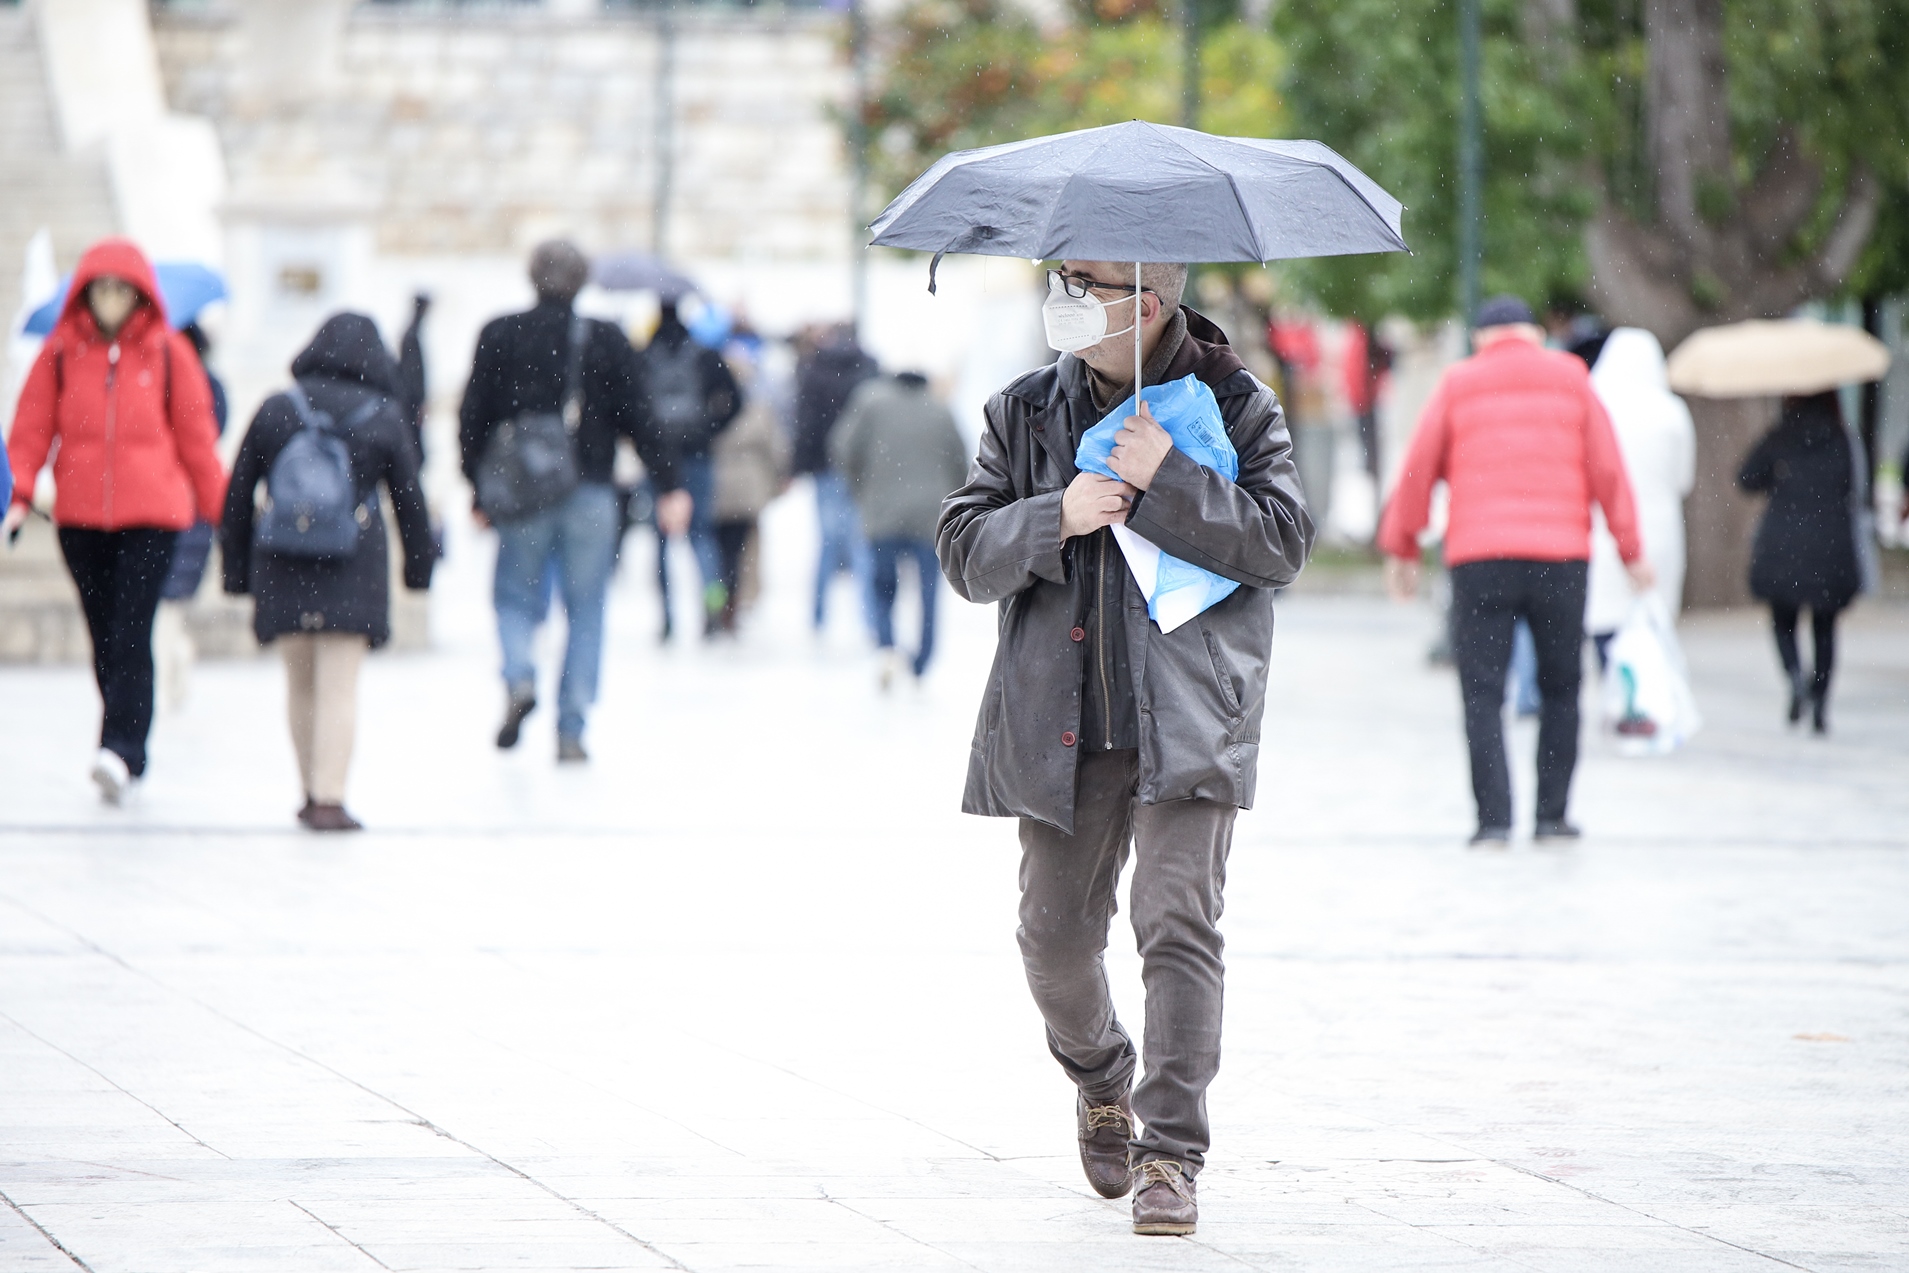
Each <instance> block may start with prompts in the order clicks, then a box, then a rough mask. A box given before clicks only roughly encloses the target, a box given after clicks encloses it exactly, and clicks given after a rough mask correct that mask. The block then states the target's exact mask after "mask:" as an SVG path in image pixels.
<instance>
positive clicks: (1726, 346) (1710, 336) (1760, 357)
mask: <svg viewBox="0 0 1909 1273" xmlns="http://www.w3.org/2000/svg"><path fill="white" fill-rule="evenodd" d="M1669 370H1670V387H1671V388H1672V389H1675V390H1676V391H1677V392H1678V393H1690V394H1696V395H1697V396H1699V397H1703V398H1764V397H1776V396H1789V395H1801V394H1810V393H1821V392H1823V391H1824V390H1826V389H1834V388H1836V387H1837V386H1838V385H1847V384H1857V383H1860V382H1863V381H1869V380H1876V379H1878V378H1880V377H1881V376H1882V374H1883V373H1884V372H1885V371H1887V370H1889V346H1887V345H1885V344H1883V343H1882V342H1881V341H1880V340H1877V339H1876V338H1875V337H1874V336H1871V335H1870V334H1869V333H1868V332H1866V331H1863V330H1862V329H1861V328H1857V327H1847V326H1841V325H1838V324H1832V323H1819V322H1817V321H1816V320H1815V319H1813V318H1786V319H1781V320H1779V321H1775V322H1769V321H1764V320H1760V319H1759V320H1755V321H1752V322H1747V323H1731V324H1730V325H1728V326H1726V327H1706V328H1704V329H1703V330H1702V331H1700V332H1697V333H1695V334H1693V335H1692V336H1691V337H1690V339H1688V340H1686V341H1685V342H1684V343H1683V344H1681V345H1679V346H1677V352H1676V353H1674V354H1672V355H1671V356H1670V368H1669Z"/></svg>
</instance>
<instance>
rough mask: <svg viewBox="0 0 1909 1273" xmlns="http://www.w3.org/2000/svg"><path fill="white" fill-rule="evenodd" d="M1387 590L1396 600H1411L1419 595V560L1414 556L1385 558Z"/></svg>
mask: <svg viewBox="0 0 1909 1273" xmlns="http://www.w3.org/2000/svg"><path fill="white" fill-rule="evenodd" d="M1385 590H1386V592H1387V593H1389V594H1390V595H1391V597H1392V600H1394V601H1410V600H1412V599H1413V598H1414V597H1416V596H1418V561H1417V559H1416V558H1413V557H1390V556H1388V557H1387V558H1386V559H1385Z"/></svg>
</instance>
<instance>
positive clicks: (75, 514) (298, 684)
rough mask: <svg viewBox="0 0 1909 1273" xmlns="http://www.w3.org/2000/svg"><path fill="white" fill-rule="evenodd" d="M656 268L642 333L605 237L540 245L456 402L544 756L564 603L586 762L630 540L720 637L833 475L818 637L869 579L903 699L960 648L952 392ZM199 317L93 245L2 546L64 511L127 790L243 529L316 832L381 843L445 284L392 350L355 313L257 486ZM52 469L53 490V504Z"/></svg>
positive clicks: (259, 632) (259, 458)
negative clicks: (352, 808) (944, 571)
mask: <svg viewBox="0 0 1909 1273" xmlns="http://www.w3.org/2000/svg"><path fill="white" fill-rule="evenodd" d="M618 264H619V265H620V266H623V267H628V265H629V264H630V263H629V261H628V260H627V259H625V260H624V261H622V262H619V263H618ZM650 265H651V266H654V267H655V268H652V269H650V270H649V272H647V273H645V274H643V276H642V277H639V278H637V279H635V282H636V283H637V284H638V285H639V286H640V287H642V288H644V289H647V290H650V291H653V292H654V293H655V294H656V299H657V303H658V313H659V318H658V322H657V324H656V326H655V329H654V330H653V332H651V333H650V334H649V336H648V339H647V340H645V341H643V342H642V343H641V344H640V345H639V344H637V343H635V342H633V341H632V339H631V337H630V335H629V334H628V333H626V332H625V331H624V329H623V328H622V327H620V326H619V325H617V324H616V323H613V322H610V321H606V320H604V319H599V318H592V317H587V316H584V315H582V314H580V313H578V312H577V307H576V300H577V296H578V294H579V293H580V292H581V291H582V290H583V288H584V286H585V285H586V283H589V282H591V281H593V269H592V262H591V261H590V260H589V259H588V258H587V257H586V256H585V254H584V253H583V252H582V251H581V250H580V249H579V248H577V247H576V246H575V245H574V244H572V243H569V242H567V241H552V242H548V243H545V244H542V245H540V246H539V247H538V248H537V249H536V250H535V251H534V252H533V253H532V256H531V259H530V262H529V275H530V281H531V283H532V286H533V287H534V288H535V291H536V297H537V300H536V303H535V304H534V305H533V306H532V307H531V308H530V309H528V310H525V311H523V312H521V313H514V314H507V315H504V316H502V317H499V318H497V319H495V320H493V321H492V322H490V323H489V324H487V325H486V326H485V327H484V329H483V331H482V333H481V334H480V336H479V338H478V342H477V347H476V350H475V353H474V357H473V360H472V368H471V374H470V380H469V382H468V384H467V385H466V386H465V388H464V392H463V394H462V399H461V405H460V408H459V413H458V433H457V443H458V450H459V455H458V460H459V467H460V468H461V470H462V472H463V475H464V477H465V479H466V480H467V482H468V483H469V490H470V494H469V500H470V505H469V507H470V510H471V516H472V517H473V518H474V519H475V521H476V522H477V524H478V525H479V526H481V527H484V528H486V529H488V530H490V531H493V532H494V533H495V535H496V539H497V561H496V574H495V578H494V581H493V588H492V600H493V606H494V610H495V614H496V624H497V636H498V644H499V647H500V649H501V652H502V659H501V679H502V681H503V690H504V694H503V698H504V707H503V712H502V719H501V724H500V725H499V728H498V731H497V735H496V744H497V746H498V747H499V748H503V749H509V748H513V747H515V746H517V745H518V743H519V741H520V739H521V738H522V735H523V730H524V726H525V723H526V721H527V720H528V719H529V718H530V717H531V716H532V714H533V713H535V712H536V710H537V709H538V707H539V692H538V684H539V676H538V669H537V667H536V665H535V650H536V640H535V638H536V634H537V631H538V629H539V627H540V626H541V625H542V624H543V622H544V621H545V620H546V619H547V618H548V617H549V615H550V612H551V609H552V606H553V604H555V605H556V606H559V607H560V608H561V610H562V612H563V616H564V628H565V641H564V648H563V654H562V660H561V667H560V668H559V669H556V686H557V691H556V703H555V717H556V720H555V725H556V737H557V749H556V757H557V760H558V761H559V762H560V763H565V764H575V763H582V762H585V761H587V760H588V751H587V750H586V747H585V733H586V728H587V726H588V722H589V716H590V712H591V710H592V707H593V706H594V704H595V702H596V699H597V686H598V679H599V672H600V669H601V664H602V657H603V632H604V608H605V601H606V594H607V590H608V587H609V584H610V580H611V577H612V575H613V573H614V571H615V569H616V566H617V563H618V561H619V559H620V557H621V554H622V548H623V544H624V540H625V538H626V536H627V535H628V534H629V533H630V532H631V531H632V530H633V529H634V528H636V527H639V526H647V527H649V528H651V529H653V530H654V532H655V533H656V535H657V552H656V583H657V587H658V588H659V590H660V593H661V600H662V614H663V626H662V630H661V632H660V634H659V635H660V638H661V639H662V640H664V641H669V640H672V639H674V638H675V637H676V636H677V633H676V631H675V625H674V622H673V619H672V615H674V614H676V613H678V612H679V608H678V607H675V606H673V605H672V592H673V590H674V589H680V588H683V587H685V586H687V587H690V588H691V589H692V590H693V592H694V594H695V595H696V597H697V598H698V599H699V601H700V605H699V606H697V607H696V610H697V611H698V613H699V614H700V619H701V629H700V633H699V634H698V635H699V636H700V638H701V639H703V640H706V641H720V640H724V639H727V638H731V637H733V636H735V635H736V634H737V633H738V631H739V629H740V628H741V627H742V626H743V625H744V624H746V623H747V622H748V616H749V611H750V608H751V605H752V603H753V602H754V600H755V598H756V597H757V595H758V593H759V591H760V583H759V576H760V561H761V557H762V553H761V546H760V539H761V517H762V513H763V511H764V510H765V509H766V508H767V506H768V505H769V504H770V503H771V502H772V501H773V500H775V499H776V498H778V497H779V496H781V495H782V494H784V493H785V492H786V491H787V490H788V489H789V487H790V485H791V483H792V480H793V479H795V478H797V477H807V478H808V479H809V480H810V485H811V486H812V488H813V491H814V497H815V501H816V513H817V520H818V522H819V525H820V528H821V532H822V534H821V553H820V558H819V560H818V562H817V565H816V575H815V589H814V607H813V621H814V624H815V626H816V628H817V629H818V630H819V629H821V627H822V626H823V624H824V623H825V621H826V619H827V605H828V602H829V598H830V595H831V592H832V587H831V585H832V583H833V581H834V580H835V579H837V577H839V576H841V575H844V574H846V575H847V576H849V579H850V581H851V595H852V596H853V597H854V598H855V603H856V608H857V611H858V614H857V616H856V619H857V622H858V623H859V624H861V625H864V626H865V627H866V630H867V632H868V634H869V637H870V639H871V641H872V642H873V644H874V645H875V646H876V647H877V648H878V649H879V650H880V651H881V653H882V661H881V667H880V674H879V677H880V685H881V687H882V688H884V689H887V688H889V687H891V686H892V685H894V684H895V683H896V682H897V681H900V680H909V679H917V678H919V677H921V676H922V675H923V674H924V673H925V671H926V670H927V668H928V665H929V660H930V658H931V657H932V654H933V650H934V626H935V599H936V595H937V590H938V586H939V581H940V574H939V571H938V569H937V568H936V565H935V557H934V544H933V540H934V528H935V519H936V516H937V514H938V512H939V508H940V503H941V499H942V496H943V495H944V494H945V493H946V492H948V491H949V490H952V489H953V488H954V487H955V486H957V485H959V484H960V482H961V479H962V477H963V475H964V473H965V470H966V466H967V447H966V445H965V443H964V442H963V440H962V438H961V435H960V433H959V432H958V430H957V429H956V427H955V422H954V419H953V417H952V415H951V414H950V413H949V411H948V409H947V407H946V406H945V405H944V404H943V403H942V401H941V400H940V398H939V397H938V396H937V394H936V393H935V392H934V391H933V389H932V388H931V386H930V385H929V383H928V380H927V378H926V377H925V376H923V375H921V374H919V373H916V372H910V371H903V372H900V373H899V374H892V375H891V374H885V373H884V372H883V370H882V369H881V368H880V367H879V366H878V365H877V363H876V362H875V360H874V359H873V358H871V357H870V356H869V355H868V354H867V353H866V352H864V351H863V350H862V349H861V347H860V346H859V344H858V342H857V340H856V335H855V331H854V328H853V326H852V325H850V324H846V323H843V324H831V325H818V326H812V327H808V328H805V329H803V330H801V331H799V332H797V333H795V334H794V336H793V337H792V338H791V340H790V341H789V347H790V352H791V353H792V354H793V358H792V359H791V358H786V357H783V358H777V357H771V356H769V355H770V354H771V352H772V351H771V349H770V342H769V341H767V340H766V339H765V338H764V337H763V336H761V335H760V334H758V333H757V332H755V331H754V330H752V328H751V327H750V325H749V323H748V321H747V319H746V317H743V316H741V315H730V314H727V313H725V312H724V311H723V310H722V309H721V308H720V307H718V306H715V305H712V304H708V303H697V302H692V301H690V297H691V295H692V294H693V284H690V283H689V282H688V281H687V280H684V279H682V278H681V277H680V276H677V275H674V274H671V273H670V272H669V271H667V270H664V269H661V268H660V265H658V264H657V263H650ZM596 277H598V278H600V277H601V272H600V271H599V272H596ZM686 303H687V304H686ZM177 308H178V311H179V312H176V313H175V312H169V309H168V303H167V296H166V294H165V289H164V288H163V287H162V286H161V282H160V280H159V278H158V276H157V275H156V274H155V272H154V269H153V266H152V264H151V263H150V262H149V261H148V260H147V259H146V258H145V256H144V255H143V254H142V253H141V252H140V250H139V249H138V248H137V247H136V246H135V245H133V244H132V243H131V242H130V241H127V240H123V239H113V240H106V241H103V242H101V243H98V244H96V245H95V246H94V247H93V248H91V249H90V250H89V251H87V252H86V254H85V255H84V256H83V257H82V259H81V260H80V262H79V266H78V269H77V270H76V271H75V273H74V275H73V277H72V278H71V280H70V281H69V284H68V287H67V289H66V292H65V293H64V300H63V302H62V303H61V304H60V306H59V308H58V313H57V318H56V319H55V320H54V321H53V322H52V323H51V327H50V330H49V332H48V334H47V338H46V341H45V344H44V345H43V347H42V348H41V350H40V352H39V354H38V356H37V358H36V360H35V362H34V365H33V368H32V371H31V372H30V374H29V376H28V379H27V381H26V384H25V387H24V389H23V392H22V394H21V397H20V402H19V408H18V411H17V412H16V414H15V421H14V426H13V429H12V432H11V435H10V437H9V439H8V445H7V448H6V452H5V454H6V457H7V459H8V460H10V464H5V465H0V481H4V483H5V484H6V486H7V487H8V488H9V489H8V490H3V491H0V498H4V499H5V501H6V507H7V513H6V531H7V533H8V534H9V536H10V537H17V535H18V533H19V531H20V528H21V527H22V525H23V523H24V522H25V521H26V519H27V518H29V517H31V516H35V515H40V516H48V517H50V519H51V520H52V521H53V522H54V523H55V526H56V528H57V536H58V541H59V546H60V551H61V555H62V557H63V558H64V561H65V563H66V566H67V569H68V572H69V574H70V575H71V577H72V579H73V582H74V585H75V587H76V588H77V590H78V593H79V596H80V601H81V606H82V609H83V611H84V613H85V619H86V624H87V629H88V633H89V635H90V637H91V641H92V648H93V664H94V673H95V677H96V680H97V683H98V688H99V693H100V697H101V699H102V702H103V712H102V722H101V729H100V739H99V748H98V751H97V753H96V755H95V757H94V759H93V763H92V768H91V776H92V779H93V781H94V782H95V783H96V784H97V785H98V787H99V789H100V791H101V794H102V796H103V798H104V799H105V800H106V801H107V802H109V803H113V804H119V803H123V802H124V801H125V800H127V799H128V798H129V796H131V795H132V793H134V792H135V791H137V789H138V787H139V784H140V782H141V780H142V779H143V777H144V775H145V772H146V765H147V755H146V744H147V738H148V735H149V734H150V731H151V729H152V723H153V714H154V704H155V663H154V653H153V651H154V628H155V624H156V623H158V622H161V621H162V620H161V618H160V616H161V614H162V603H163V602H164V601H165V600H166V599H174V600H183V599H187V598H190V597H192V596H193V595H194V594H195V593H196V592H197V591H198V589H199V585H200V581H201V578H202V576H203V574H204V572H205V570H206V566H207V563H208V560H209V559H210V557H211V549H212V545H213V544H214V542H215V541H216V542H217V543H218V545H219V548H220V553H219V559H220V561H221V563H222V566H221V571H222V578H221V583H222V586H223V588H224V590H225V591H226V592H227V593H230V594H233V595H249V596H251V597H252V598H253V602H254V604H253V608H252V616H253V621H252V627H253V633H254V635H255V636H256V637H257V639H258V641H259V642H260V643H261V644H263V645H267V646H270V647H272V648H274V649H276V650H277V651H278V652H279V654H280V656H281V657H282V659H283V661H284V665H285V671H286V684H287V717H288V724H289V727H290V732H291V736H292V740H293V743H294V750H295V752H296V756H297V763H298V769H299V778H300V781H301V785H302V787H303V790H304V793H305V801H304V804H303V806H302V808H301V809H300V810H299V812H298V819H299V821H300V822H301V823H303V824H304V825H305V826H307V827H309V828H311V829H313V830H318V831H349V830H356V829H358V828H359V826H360V824H359V822H358V821H357V819H356V818H355V817H353V816H352V814H351V813H350V812H349V810H348V809H347V808H346V804H345V796H346V787H347V777H348V773H349V769H350V763H351V755H352V750H353V743H354V738H355V729H356V705H357V694H358V690H357V682H358V675H359V669H360V666H361V664H362V662H363V659H364V656H365V654H366V653H367V652H368V651H370V650H372V649H376V648H377V647H379V646H381V645H384V644H385V643H387V642H388V641H389V640H390V638H391V632H392V625H391V588H392V584H393V581H394V578H395V579H396V580H398V581H401V582H402V584H403V586H405V587H406V588H409V589H413V590H425V589H428V588H429V587H430V586H431V580H432V575H433V571H434V567H435V564H436V562H437V561H438V560H439V559H440V558H441V557H442V555H443V551H444V528H443V525H442V522H441V520H440V521H436V522H434V514H433V510H432V509H431V508H430V507H429V506H428V504H427V501H426V498H425V494H424V491H423V488H422V485H421V483H420V473H421V471H422V467H423V461H424V452H425V448H426V432H425V429H424V423H425V401H426V392H425V379H426V369H425V366H424V355H423V347H424V346H423V341H422V339H421V327H422V324H423V323H424V321H425V318H426V314H427V312H428V309H429V300H428V298H426V297H423V296H420V297H419V298H418V300H417V305H416V308H415V311H414V314H413V317H412V322H411V324H410V326H409V327H408V329H407V330H406V331H405V332H404V333H403V335H402V337H401V338H400V340H399V341H398V344H397V350H396V353H395V355H394V353H393V352H392V351H391V350H390V349H389V348H388V347H387V345H386V342H385V340H384V337H383V335H382V334H381V333H380V331H379V329H378V327H377V324H376V323H375V322H374V321H373V320H372V319H371V318H369V317H367V316H365V315H363V314H357V313H349V312H346V313H338V314H334V315H332V316H330V317H329V318H327V319H326V320H325V321H324V322H323V323H322V324H321V325H320V326H319V328H318V330H317V332H316V333H315V334H314V335H313V337H312V339H311V341H310V342H309V344H307V345H306V347H305V348H304V349H303V350H302V351H301V352H300V353H299V354H298V355H297V356H296V357H295V358H294V359H293V360H292V363H291V365H290V367H289V368H288V371H289V377H288V381H287V383H286V385H285V388H284V389H283V391H281V392H278V393H274V394H272V395H271V396H270V397H268V398H267V399H266V400H265V401H264V403H263V404H262V405H261V406H260V407H259V408H258V411H257V412H256V414H255V415H254V416H253V418H252V420H251V421H250V422H249V423H248V424H247V425H246V428H245V431H244V433H243V436H242V437H241V439H240V441H239V443H238V447H237V451H236V454H235V457H234V460H233V463H232V466H231V469H230V471H229V472H228V471H227V469H226V467H225V466H224V464H223V463H222V462H221V460H220V458H219V446H218V439H219V435H220V434H221V433H222V432H223V431H224V429H225V426H226V406H225V403H226V398H225V391H224V388H223V386H222V385H221V384H220V382H219V380H218V378H217V376H216V375H214V374H213V373H212V371H211V369H210V367H209V365H208V361H207V358H206V354H207V352H208V341H207V339H206V337H205V334H204V332H203V331H202V330H201V329H200V328H199V326H198V325H197V324H196V323H194V322H193V321H192V318H193V317H194V315H193V314H190V313H187V312H185V309H184V307H183V306H180V307H177ZM686 309H687V310H688V312H689V313H690V314H691V315H692V317H691V318H690V319H689V321H686V320H685V312H686ZM785 368H786V370H785ZM46 467H50V468H51V470H52V473H53V476H54V478H55V498H54V500H53V503H52V507H51V509H50V510H41V509H38V508H36V506H35V503H34V495H35V488H36V484H37V479H38V477H39V475H40V472H41V470H42V469H43V468H46ZM14 475H17V476H18V479H19V480H18V482H17V485H16V484H14V482H13V480H12V478H13V476H14ZM443 502H444V504H446V505H451V504H458V503H461V502H462V500H461V497H460V498H456V499H447V500H445V501H443ZM387 506H388V510H387ZM460 515H461V514H460ZM438 516H439V517H441V516H442V510H441V509H440V510H439V513H438ZM388 526H389V527H390V528H392V529H395V532H396V539H397V544H396V547H395V550H394V548H393V546H392V544H391V543H390V542H389V532H388V529H387V527H388ZM672 539H680V540H682V541H684V542H685V543H686V544H687V547H688V549H689V550H690V551H689V557H690V559H691V560H693V562H694V563H695V572H696V578H695V579H694V580H681V579H672V577H671V567H670V557H671V554H670V552H669V551H668V541H670V540H672ZM394 556H395V558H396V567H395V569H394V566H393V558H394ZM909 576H912V582H913V584H914V586H915V587H916V589H917V590H918V592H919V595H920V598H921V601H920V605H919V611H918V612H919V614H920V619H921V622H920V629H919V631H918V632H916V633H913V634H907V635H906V637H904V636H903V635H900V634H898V633H897V632H896V624H895V613H896V600H897V597H898V595H899V593H900V591H901V589H902V586H903V584H904V582H907V581H908V579H909Z"/></svg>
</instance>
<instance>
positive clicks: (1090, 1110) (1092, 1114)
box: [1087, 1105, 1133, 1132]
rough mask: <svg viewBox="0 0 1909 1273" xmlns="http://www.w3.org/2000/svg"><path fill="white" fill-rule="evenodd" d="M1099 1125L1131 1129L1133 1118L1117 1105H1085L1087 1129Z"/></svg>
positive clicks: (1089, 1129) (1128, 1130)
mask: <svg viewBox="0 0 1909 1273" xmlns="http://www.w3.org/2000/svg"><path fill="white" fill-rule="evenodd" d="M1101 1127H1118V1128H1121V1129H1122V1130H1124V1131H1127V1132H1132V1131H1133V1119H1132V1118H1131V1117H1129V1116H1128V1114H1127V1111H1126V1110H1124V1109H1122V1108H1120V1106H1118V1105H1089V1106H1088V1107H1087V1130H1088V1131H1090V1132H1091V1131H1094V1130H1096V1129H1097V1128H1101Z"/></svg>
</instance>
